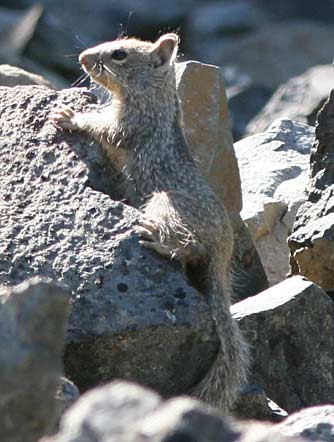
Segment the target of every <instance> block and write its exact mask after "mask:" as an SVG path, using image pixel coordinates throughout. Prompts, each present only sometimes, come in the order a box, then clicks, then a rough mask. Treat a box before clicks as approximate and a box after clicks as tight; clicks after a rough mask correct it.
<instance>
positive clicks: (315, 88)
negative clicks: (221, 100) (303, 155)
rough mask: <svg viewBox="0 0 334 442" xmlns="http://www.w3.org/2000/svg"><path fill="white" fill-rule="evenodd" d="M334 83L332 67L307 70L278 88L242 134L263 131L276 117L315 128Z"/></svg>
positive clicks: (325, 66) (327, 65)
mask: <svg viewBox="0 0 334 442" xmlns="http://www.w3.org/2000/svg"><path fill="white" fill-rule="evenodd" d="M333 84H334V72H333V66H332V65H329V64H326V65H322V66H315V67H312V68H311V69H308V70H307V71H306V72H304V73H303V74H302V75H299V76H298V77H294V78H291V80H289V81H288V82H287V83H285V84H284V85H282V86H281V87H280V88H279V89H278V90H277V91H276V92H275V94H274V95H273V96H272V97H271V99H270V100H269V102H268V103H267V104H266V106H265V107H264V108H263V109H262V111H261V112H260V113H258V115H256V117H255V118H253V119H252V121H250V122H249V124H248V125H247V127H246V134H248V135H253V134H257V133H259V132H264V131H265V130H267V129H268V127H269V126H270V125H271V124H272V122H273V121H274V120H276V119H278V118H285V119H286V118H289V119H291V120H294V121H299V122H300V123H305V124H309V125H311V126H314V125H315V120H316V115H317V113H318V111H319V109H320V108H321V107H322V105H323V104H324V102H325V100H326V99H327V97H328V94H329V92H330V90H331V88H332V87H333Z"/></svg>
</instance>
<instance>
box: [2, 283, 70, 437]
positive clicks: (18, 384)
mask: <svg viewBox="0 0 334 442" xmlns="http://www.w3.org/2000/svg"><path fill="white" fill-rule="evenodd" d="M68 310H69V293H68V291H67V290H65V289H64V288H62V287H60V286H57V285H55V284H51V283H49V282H47V281H46V280H37V279H36V280H32V281H30V282H29V283H23V284H22V285H20V286H17V287H15V288H3V289H1V291H0V340H1V346H0V440H1V441H3V442H23V441H24V442H30V441H31V442H35V441H36V440H38V439H39V438H40V437H41V436H43V435H44V434H46V433H47V432H48V431H50V430H51V429H52V428H53V427H54V424H55V420H56V418H57V412H56V411H57V410H56V407H57V402H56V399H55V394H56V390H57V387H58V384H59V377H60V376H61V374H62V352H63V347H64V338H65V330H66V322H67V316H68Z"/></svg>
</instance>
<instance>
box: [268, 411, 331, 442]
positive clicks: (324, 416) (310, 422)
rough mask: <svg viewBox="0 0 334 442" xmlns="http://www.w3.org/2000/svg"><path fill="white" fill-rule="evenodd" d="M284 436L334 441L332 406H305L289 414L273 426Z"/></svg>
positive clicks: (326, 441) (274, 429)
mask: <svg viewBox="0 0 334 442" xmlns="http://www.w3.org/2000/svg"><path fill="white" fill-rule="evenodd" d="M273 432H279V433H281V434H283V435H285V436H293V437H298V436H300V437H303V438H304V439H308V440H311V441H323V442H333V441H334V406H333V405H320V406H318V407H310V408H305V409H304V410H301V411H298V412H297V413H294V414H292V415H291V416H289V417H288V418H287V419H286V420H285V421H284V422H282V423H281V424H279V425H277V426H276V427H274V428H273Z"/></svg>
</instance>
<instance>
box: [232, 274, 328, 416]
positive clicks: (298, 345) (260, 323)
mask: <svg viewBox="0 0 334 442" xmlns="http://www.w3.org/2000/svg"><path fill="white" fill-rule="evenodd" d="M232 312H233V315H234V317H235V318H236V319H238V320H239V325H240V327H241V328H242V330H243V332H244V334H245V336H246V338H247V340H248V342H249V343H250V345H251V348H252V351H253V367H252V370H251V378H250V382H251V383H254V384H256V385H259V386H260V387H262V388H263V389H264V390H265V391H266V393H267V394H268V396H269V397H270V398H271V399H272V400H274V401H275V402H276V403H277V404H279V405H280V406H281V407H282V408H283V409H285V410H286V411H287V412H288V413H290V412H292V411H296V410H298V409H300V408H302V407H305V406H311V405H318V404H321V403H326V402H333V399H334V356H333V355H334V303H333V301H332V299H331V298H330V297H329V296H328V295H327V294H326V293H325V292H324V291H323V290H322V289H321V288H320V287H318V286H316V285H315V284H313V283H311V282H310V281H307V280H306V279H303V277H301V276H295V277H293V278H289V279H287V280H286V281H284V282H281V283H280V284H278V285H276V286H274V287H271V288H270V289H268V290H266V291H264V292H263V293H260V294H259V295H256V296H253V297H252V298H248V299H246V300H244V301H241V302H239V303H238V304H235V305H234V306H233V307H232Z"/></svg>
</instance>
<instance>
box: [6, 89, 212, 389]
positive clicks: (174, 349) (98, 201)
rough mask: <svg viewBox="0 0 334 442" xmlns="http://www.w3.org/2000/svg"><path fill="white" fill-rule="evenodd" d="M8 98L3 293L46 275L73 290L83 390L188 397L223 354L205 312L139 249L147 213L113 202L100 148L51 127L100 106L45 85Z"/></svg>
mask: <svg viewBox="0 0 334 442" xmlns="http://www.w3.org/2000/svg"><path fill="white" fill-rule="evenodd" d="M0 96H1V100H0V114H1V138H0V156H1V165H2V173H1V175H0V191H1V199H0V201H1V205H0V211H1V219H2V223H1V225H0V244H1V258H2V259H1V261H0V282H1V283H3V284H10V283H12V282H14V281H15V282H17V281H18V280H22V279H24V278H27V277H28V276H31V275H43V276H49V277H53V278H57V279H58V280H59V281H61V282H62V283H64V284H66V285H67V286H68V287H69V288H70V289H71V291H72V293H73V296H72V303H73V309H72V315H71V318H70V322H69V329H68V335H67V346H66V352H65V369H66V373H67V375H68V377H69V378H70V379H72V380H73V381H74V382H75V384H76V385H77V386H78V387H79V388H80V389H86V388H88V387H90V386H92V385H96V384H97V383H100V382H105V381H107V380H110V379H112V378H115V377H117V378H119V377H122V378H127V379H131V380H137V381H139V382H141V383H143V384H146V385H150V386H153V387H155V388H157V389H158V390H159V391H161V392H162V393H163V394H166V395H170V394H176V393H178V392H184V391H187V389H188V388H189V387H190V386H192V385H193V384H195V383H196V382H197V381H198V380H199V379H200V378H201V377H202V376H203V375H204V374H205V372H206V371H207V370H208V368H209V367H210V365H211V363H212V362H213V360H214V359H215V356H216V352H217V349H218V345H219V344H218V338H217V336H216V333H215V328H214V324H213V321H212V319H211V315H210V312H209V308H208V306H207V303H206V301H205V300H204V299H203V298H202V297H201V296H200V295H199V294H198V293H197V292H196V291H195V290H193V289H192V288H191V287H190V286H189V285H188V283H187V282H186V281H185V279H184V276H183V275H182V273H181V272H180V269H179V267H178V266H177V265H174V264H173V263H169V262H168V261H166V260H163V259H161V258H160V257H159V256H157V255H156V254H154V253H153V252H150V251H149V250H146V249H143V248H141V247H140V245H139V244H138V237H137V235H136V234H134V233H133V230H132V227H133V226H134V224H135V223H136V221H137V220H138V215H139V213H138V211H136V210H134V209H132V208H130V207H128V206H126V205H124V204H122V203H121V202H115V201H112V200H111V198H110V195H113V196H114V197H115V195H116V194H117V192H116V190H115V186H114V184H115V179H113V177H114V178H115V176H114V175H113V173H112V171H107V170H106V169H105V163H104V161H103V158H102V156H101V154H100V151H99V148H98V147H97V146H96V145H95V144H94V143H92V142H91V140H89V139H86V138H85V137H83V136H81V135H80V134H77V133H73V134H70V133H64V132H62V131H60V130H57V129H56V128H55V127H54V126H53V125H52V124H51V122H50V121H49V115H50V112H51V111H52V109H54V108H55V107H58V106H59V105H60V104H61V103H63V104H70V105H71V106H73V107H74V108H76V109H79V108H83V107H84V106H85V105H86V106H89V105H90V106H93V104H92V100H93V99H92V96H91V95H90V94H87V93H86V92H84V91H79V90H75V89H72V90H64V91H62V92H59V93H57V92H55V91H52V90H49V89H46V88H42V87H37V86H26V87H17V88H14V89H10V88H1V90H0ZM166 349H168V351H166ZM147 361H150V363H149V364H148V362H147Z"/></svg>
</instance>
